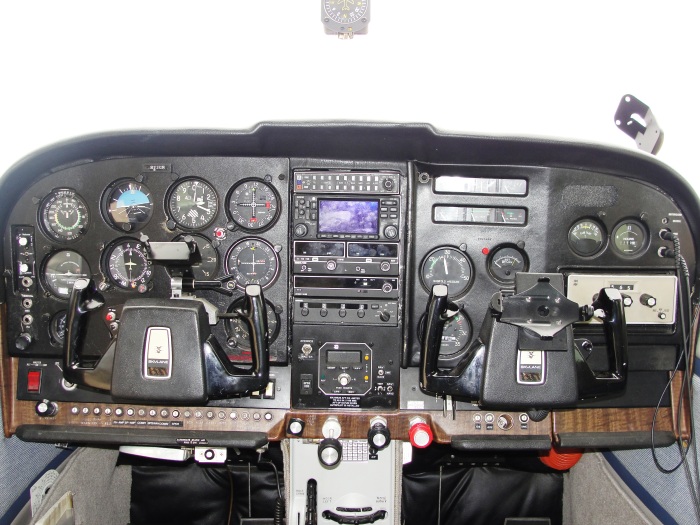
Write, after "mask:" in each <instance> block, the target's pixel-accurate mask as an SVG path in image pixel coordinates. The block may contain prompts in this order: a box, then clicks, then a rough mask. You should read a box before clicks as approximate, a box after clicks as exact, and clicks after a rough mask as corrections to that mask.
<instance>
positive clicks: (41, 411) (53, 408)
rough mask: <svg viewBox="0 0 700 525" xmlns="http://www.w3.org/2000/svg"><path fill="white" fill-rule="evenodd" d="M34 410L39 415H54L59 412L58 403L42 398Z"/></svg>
mask: <svg viewBox="0 0 700 525" xmlns="http://www.w3.org/2000/svg"><path fill="white" fill-rule="evenodd" d="M34 410H35V411H36V415H37V416H39V417H53V416H55V415H56V413H57V412H58V405H57V404H56V403H54V402H53V401H49V400H48V399H42V400H41V401H39V402H38V403H37V404H36V406H35V407H34Z"/></svg>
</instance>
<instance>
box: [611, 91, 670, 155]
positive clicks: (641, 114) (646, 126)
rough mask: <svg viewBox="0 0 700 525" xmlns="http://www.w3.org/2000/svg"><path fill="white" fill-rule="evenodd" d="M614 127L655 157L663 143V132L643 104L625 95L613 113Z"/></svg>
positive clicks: (635, 98) (632, 96)
mask: <svg viewBox="0 0 700 525" xmlns="http://www.w3.org/2000/svg"><path fill="white" fill-rule="evenodd" d="M615 125H616V126H617V127H618V128H619V129H620V130H622V131H623V132H625V133H626V134H627V135H629V136H630V137H632V139H634V141H635V142H636V143H637V147H638V148H639V149H641V150H643V151H646V152H647V153H651V154H652V155H656V154H657V153H658V152H659V150H660V149H661V146H662V145H663V142H664V132H663V130H662V129H661V127H660V126H659V123H658V122H657V121H656V119H655V118H654V114H653V113H652V112H651V110H650V109H649V106H647V105H646V104H645V103H644V102H642V101H641V100H639V99H638V98H637V97H635V96H634V95H630V94H627V95H625V96H623V97H622V99H621V100H620V105H619V106H618V107H617V111H616V112H615Z"/></svg>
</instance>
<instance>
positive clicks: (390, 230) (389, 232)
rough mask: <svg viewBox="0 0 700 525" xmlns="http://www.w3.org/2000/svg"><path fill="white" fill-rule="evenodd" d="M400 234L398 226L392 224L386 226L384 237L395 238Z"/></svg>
mask: <svg viewBox="0 0 700 525" xmlns="http://www.w3.org/2000/svg"><path fill="white" fill-rule="evenodd" d="M398 234H399V230H398V228H397V227H396V226H394V225H392V224H390V225H389V226H387V227H386V228H384V237H386V238H387V239H395V238H396V236H397V235H398Z"/></svg>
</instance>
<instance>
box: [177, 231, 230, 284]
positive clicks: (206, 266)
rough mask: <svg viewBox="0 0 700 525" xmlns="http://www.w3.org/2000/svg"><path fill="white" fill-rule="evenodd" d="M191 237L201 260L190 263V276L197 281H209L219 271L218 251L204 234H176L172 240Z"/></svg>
mask: <svg viewBox="0 0 700 525" xmlns="http://www.w3.org/2000/svg"><path fill="white" fill-rule="evenodd" d="M187 238H190V239H192V240H193V241H194V242H195V244H196V245H197V248H198V249H199V255H200V257H201V261H200V262H198V263H195V264H193V265H192V276H193V277H194V278H195V280H198V281H209V280H211V279H213V278H214V277H215V276H216V274H217V272H218V271H219V252H218V251H217V250H216V248H214V247H213V246H212V244H211V241H210V240H209V239H207V238H206V237H205V236H204V235H196V234H194V233H190V234H187V233H186V234H183V235H178V236H177V237H175V238H174V239H173V240H174V241H183V240H185V239H187Z"/></svg>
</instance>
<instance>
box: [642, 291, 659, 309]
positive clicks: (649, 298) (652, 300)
mask: <svg viewBox="0 0 700 525" xmlns="http://www.w3.org/2000/svg"><path fill="white" fill-rule="evenodd" d="M639 302H640V303H642V304H643V305H644V306H648V307H649V308H654V307H655V306H656V297H654V296H653V295H649V294H648V293H643V294H642V295H641V296H640V297H639Z"/></svg>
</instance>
